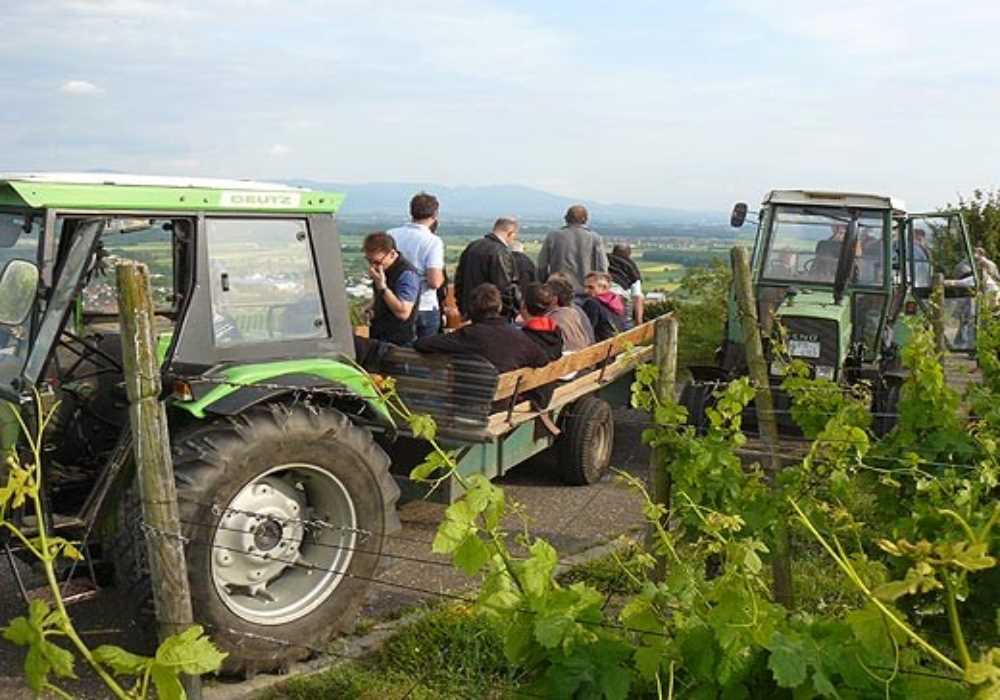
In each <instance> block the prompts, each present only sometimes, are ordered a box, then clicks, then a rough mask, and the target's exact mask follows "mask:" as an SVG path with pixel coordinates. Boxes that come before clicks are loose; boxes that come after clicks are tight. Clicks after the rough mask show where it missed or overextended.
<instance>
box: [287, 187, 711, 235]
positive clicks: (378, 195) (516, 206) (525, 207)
mask: <svg viewBox="0 0 1000 700" xmlns="http://www.w3.org/2000/svg"><path fill="white" fill-rule="evenodd" d="M286 182H287V183H288V184H291V185H298V186H300V187H309V188H312V189H319V190H332V191H334V192H343V193H344V194H346V195H347V199H346V201H345V202H344V208H343V209H342V210H341V216H342V217H343V218H352V219H354V218H372V219H374V218H384V217H391V218H399V217H403V218H405V217H406V216H407V215H408V212H407V207H408V205H409V201H410V197H412V196H413V194H414V193H415V192H419V191H420V190H426V191H428V192H431V193H433V194H435V195H436V196H437V197H438V199H439V200H441V208H442V214H443V216H445V217H448V218H450V219H453V220H456V219H474V220H483V219H493V218H495V217H497V216H501V215H503V214H513V215H515V216H517V217H518V218H520V219H521V220H522V221H544V222H554V221H559V220H560V219H561V218H562V215H563V214H564V213H565V211H566V208H567V207H568V206H570V205H571V204H580V203H582V204H584V205H585V206H586V207H587V209H589V210H590V215H591V218H592V219H593V220H594V221H595V222H604V223H608V222H615V223H623V224H627V223H635V224H718V223H722V222H728V215H726V214H725V213H723V212H705V211H690V210H685V209H667V208H662V207H644V206H636V205H632V204H609V203H605V202H595V201H593V200H587V199H573V198H570V197H563V196H561V195H557V194H552V193H550V192H544V191H542V190H537V189H534V188H531V187H524V186H521V185H487V186H481V187H467V186H463V187H446V186H444V185H436V184H433V183H425V184H421V183H412V182H372V183H366V184H361V185H348V184H344V183H340V182H319V181H316V180H287V181H286Z"/></svg>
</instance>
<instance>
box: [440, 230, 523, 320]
mask: <svg viewBox="0 0 1000 700" xmlns="http://www.w3.org/2000/svg"><path fill="white" fill-rule="evenodd" d="M517 230H518V222H517V219H515V218H514V217H500V218H499V219H497V220H496V222H495V223H494V224H493V230H492V231H490V232H489V233H487V234H486V235H485V236H483V237H482V238H480V239H478V240H475V241H473V242H472V243H470V244H469V245H468V246H466V248H465V250H463V251H462V256H461V257H460V258H459V259H458V267H457V268H456V269H455V298H456V299H457V301H458V310H459V311H460V312H461V313H462V316H463V317H464V318H470V316H471V309H472V293H473V291H474V290H475V289H477V288H478V287H479V285H481V284H484V283H486V282H489V283H490V284H492V285H494V286H495V287H496V288H497V289H499V290H500V295H501V296H502V297H503V315H504V317H505V318H508V319H513V318H514V317H515V316H517V313H518V311H519V310H520V308H521V289H520V287H518V277H517V267H516V266H515V264H514V255H513V253H512V252H511V249H510V244H511V242H512V241H513V240H514V239H515V238H516V236H517Z"/></svg>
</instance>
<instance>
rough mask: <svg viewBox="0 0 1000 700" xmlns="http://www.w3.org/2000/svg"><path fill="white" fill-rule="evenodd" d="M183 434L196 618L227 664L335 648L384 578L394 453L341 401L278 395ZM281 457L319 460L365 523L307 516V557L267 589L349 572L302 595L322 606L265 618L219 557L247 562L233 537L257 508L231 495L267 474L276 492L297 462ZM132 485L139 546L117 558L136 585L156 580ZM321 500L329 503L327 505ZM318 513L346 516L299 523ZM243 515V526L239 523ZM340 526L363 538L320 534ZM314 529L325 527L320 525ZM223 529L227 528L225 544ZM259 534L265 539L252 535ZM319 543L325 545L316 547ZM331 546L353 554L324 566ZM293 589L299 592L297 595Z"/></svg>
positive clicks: (181, 463)
mask: <svg viewBox="0 0 1000 700" xmlns="http://www.w3.org/2000/svg"><path fill="white" fill-rule="evenodd" d="M173 443H174V444H173V458H174V471H175V473H176V479H177V496H178V506H179V510H180V517H181V523H182V534H183V535H184V536H185V537H186V538H188V543H187V545H186V547H185V551H186V556H187V567H188V578H189V579H190V585H191V602H192V605H193V607H194V619H195V621H196V622H198V623H200V624H202V625H204V626H205V628H206V631H207V632H209V633H210V634H211V635H212V639H213V640H214V641H215V643H216V644H218V646H219V647H220V648H221V649H222V650H223V651H226V652H228V653H229V656H228V657H227V659H226V661H225V664H224V666H223V669H222V670H223V672H224V673H227V674H243V675H246V676H252V675H254V674H256V673H258V672H268V671H281V670H284V669H285V668H287V666H288V664H290V663H292V662H294V661H297V660H300V659H303V658H306V657H308V656H309V655H310V654H311V653H312V652H313V651H314V650H317V649H322V648H324V647H325V645H326V644H327V642H329V640H330V639H331V638H332V637H334V636H336V635H337V634H339V633H342V632H345V631H348V630H350V629H351V628H352V627H353V625H354V624H355V623H356V621H357V610H358V608H359V606H360V605H361V603H362V602H363V596H364V592H365V591H366V589H367V587H368V584H369V583H370V582H372V581H373V580H374V578H375V574H376V569H377V567H378V565H379V560H380V556H381V551H382V546H383V541H384V537H385V535H386V534H389V533H392V532H394V531H396V530H398V529H399V515H398V513H397V512H396V501H397V500H398V498H399V488H398V486H397V485H396V482H395V481H394V480H393V478H392V476H391V475H390V474H389V458H388V456H387V455H386V454H385V452H384V451H383V450H382V449H381V448H380V447H379V446H378V445H376V444H375V442H374V441H373V440H372V437H371V434H370V433H369V432H368V431H367V430H365V429H363V428H360V427H358V426H356V425H354V424H353V423H352V422H351V421H350V419H349V418H348V417H347V416H346V415H344V414H342V413H340V412H338V411H334V410H329V409H315V408H310V407H306V406H296V407H293V408H288V407H286V406H282V405H272V406H267V407H255V408H253V409H250V410H249V411H247V412H246V413H244V414H242V415H240V416H238V417H236V418H229V419H219V420H213V421H211V422H209V423H207V424H201V425H198V426H195V427H194V428H193V429H192V430H189V431H188V432H186V433H182V434H180V435H178V436H177V438H176V439H174V440H173ZM282 466H288V467H291V468H292V469H293V470H294V469H298V470H304V469H306V468H308V470H309V473H315V475H316V478H317V480H319V481H322V482H323V483H329V484H336V485H338V486H339V487H340V488H341V489H342V490H343V494H344V496H345V498H347V499H349V506H350V507H346V508H344V507H341V508H340V510H347V511H350V509H351V507H353V515H352V519H353V522H354V523H355V524H354V525H353V526H351V527H350V528H331V529H322V528H320V529H318V530H313V529H310V528H309V526H305V525H302V526H301V527H303V528H304V529H303V530H302V531H301V532H300V533H299V536H300V539H301V541H300V543H299V544H300V547H299V549H301V550H302V556H303V558H302V559H300V560H298V563H297V564H295V565H289V566H287V567H286V568H285V569H283V570H282V571H281V572H280V573H279V574H278V575H277V576H276V577H275V578H273V579H271V580H270V581H269V582H268V583H267V589H268V593H270V590H272V586H273V585H274V584H275V582H279V585H280V582H281V581H282V579H283V577H287V576H299V578H302V573H303V572H304V573H306V574H309V575H310V576H312V575H315V577H316V578H321V577H326V578H330V576H329V574H336V575H334V576H333V578H334V579H338V580H337V581H335V582H331V583H329V584H328V585H327V586H326V587H325V588H322V590H321V592H320V593H316V594H313V593H307V594H303V596H302V597H303V598H306V597H308V596H313V597H314V599H315V607H312V608H309V609H303V610H301V611H300V614H294V613H293V614H291V616H290V617H287V619H285V618H274V619H269V620H263V621H262V620H260V619H254V615H255V614H256V613H255V612H254V611H253V610H251V611H250V612H249V613H242V612H241V610H239V609H237V608H240V607H241V604H240V603H237V602H235V601H238V600H239V599H240V598H241V596H242V599H243V600H244V601H249V602H250V606H248V607H247V609H249V608H250V607H252V606H260V607H262V608H266V607H267V605H268V603H256V602H254V601H256V600H257V599H256V598H255V597H254V596H252V595H243V594H242V593H240V592H239V591H238V590H237V592H236V593H233V592H232V591H231V590H230V589H229V588H228V587H227V586H225V585H223V586H221V587H220V585H219V582H218V581H217V579H216V575H217V574H218V573H219V572H221V573H222V575H223V576H225V574H226V570H224V569H223V568H221V567H223V566H226V565H227V564H223V563H220V559H219V557H223V558H226V557H229V558H236V559H237V560H239V561H240V562H245V561H247V560H248V559H249V557H248V552H247V551H244V550H241V549H237V548H235V547H234V546H233V544H234V541H235V540H234V539H233V538H234V537H236V538H239V537H244V535H245V533H244V531H243V530H242V529H239V528H240V527H242V526H241V525H239V523H241V522H245V521H247V520H248V519H249V517H250V513H249V512H247V511H248V510H252V509H245V510H240V509H229V506H230V505H231V504H232V503H233V501H234V499H237V497H238V496H240V497H243V498H245V497H246V496H245V494H247V493H248V489H250V485H251V484H252V483H253V488H252V489H250V490H251V491H254V490H256V489H258V488H259V487H260V485H261V484H271V486H270V488H271V489H272V491H275V489H274V488H273V484H274V482H275V481H277V482H279V483H280V482H281V479H282V478H283V477H282V475H283V474H287V473H289V470H276V467H282ZM297 473H298V472H297ZM265 480H267V481H265ZM306 480H307V481H308V477H306ZM254 482H256V483H254ZM296 486H297V487H300V490H302V491H303V493H308V489H301V486H302V484H301V482H299V483H297V484H296ZM129 491H134V489H129ZM292 491H293V492H294V489H292ZM124 496H125V497H123V498H122V500H121V504H120V507H119V509H118V512H119V517H118V521H119V523H120V524H121V525H122V526H124V527H123V528H122V535H121V536H122V538H123V539H125V540H127V541H131V542H133V543H135V545H138V546H137V547H136V546H134V547H133V548H132V551H131V553H127V552H125V551H124V547H122V548H120V550H121V551H119V548H116V552H117V557H116V558H117V560H118V561H117V562H116V568H121V569H126V570H123V571H121V572H120V573H118V574H117V576H116V577H117V579H118V580H119V581H121V582H122V583H123V584H125V585H126V586H130V587H131V588H132V589H133V590H135V589H136V588H142V589H143V590H149V578H148V570H147V567H146V566H145V548H144V543H143V539H142V536H141V529H140V528H138V527H137V526H133V525H132V523H135V522H136V521H137V518H136V513H135V510H134V509H132V508H131V507H130V502H131V503H136V499H135V497H134V495H133V496H131V497H128V496H127V494H125V495H124ZM285 500H288V499H285ZM345 503H346V501H345ZM312 505H315V504H312ZM326 507H327V508H328V507H329V503H328V504H327V506H326ZM316 508H317V511H318V510H321V508H320V507H319V506H316ZM263 512H264V511H263V510H262V511H261V513H263ZM244 514H246V517H244ZM324 515H325V516H326V517H323V516H324ZM227 518H232V519H234V520H230V519H227ZM261 519H262V520H263V523H262V525H263V526H267V525H268V524H270V523H271V522H278V523H279V524H281V525H283V526H287V527H292V528H294V527H296V526H297V525H296V521H292V520H290V519H287V520H284V521H282V520H281V519H280V518H278V519H276V520H273V521H272V520H269V519H266V518H261ZM311 519H322V520H335V517H333V516H331V515H330V514H324V513H321V512H312V513H310V514H309V516H308V517H307V515H306V514H305V513H303V515H302V517H301V519H300V521H297V522H299V523H301V521H305V520H311ZM234 521H235V523H237V525H236V526H233V523H234ZM257 529H258V530H264V529H266V527H259V528H257ZM338 529H339V530H341V531H346V532H347V533H348V534H350V535H353V536H354V537H353V540H352V541H350V542H346V541H345V540H344V539H343V537H344V536H345V535H344V532H341V533H340V534H336V533H335V534H333V535H330V536H332V537H334V538H335V539H334V540H330V542H332V544H330V543H326V544H323V543H322V542H321V538H323V537H328V534H327V533H330V532H332V531H334V530H338ZM313 532H318V533H319V534H310V533H313ZM227 533H234V535H233V536H229V535H228V534H227ZM278 533H282V534H279V540H278V542H279V543H280V544H279V545H278V547H283V546H284V545H285V544H286V543H287V541H288V540H287V539H286V534H283V531H282V530H281V529H280V528H279V530H278ZM220 537H222V538H224V539H223V540H222V543H221V544H220V540H219V538H220ZM250 540H251V541H253V542H257V540H256V539H253V538H252V536H251V537H250ZM272 542H273V541H272ZM308 542H313V544H311V545H310V544H308ZM271 546H272V547H274V546H275V545H274V544H271ZM309 546H311V547H312V548H313V550H312V552H313V553H317V554H313V553H310V552H308V551H307V547H309ZM274 553H275V554H277V555H279V556H277V557H275V559H278V560H280V559H281V558H282V557H281V556H280V554H281V553H280V552H278V551H277V550H274ZM327 553H332V554H331V556H336V557H342V558H341V559H337V560H336V562H337V563H333V564H327V565H325V566H324V565H317V563H318V562H317V560H318V559H321V558H322V557H323V556H327V555H328V554H327ZM262 562H263V563H262V564H261V567H262V568H267V567H269V566H274V564H273V563H269V562H268V561H266V560H262ZM284 580H286V581H287V580H289V579H284ZM321 595H322V597H321ZM289 599H292V600H293V599H294V596H292V597H291V598H289ZM261 615H266V613H261Z"/></svg>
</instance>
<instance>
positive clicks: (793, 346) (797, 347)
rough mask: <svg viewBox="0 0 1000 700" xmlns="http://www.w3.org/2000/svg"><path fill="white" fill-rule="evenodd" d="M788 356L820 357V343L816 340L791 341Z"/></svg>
mask: <svg viewBox="0 0 1000 700" xmlns="http://www.w3.org/2000/svg"><path fill="white" fill-rule="evenodd" d="M788 354H789V355H791V356H792V357H812V358H814V359H815V358H818V357H819V342H818V341H815V340H789V341H788Z"/></svg>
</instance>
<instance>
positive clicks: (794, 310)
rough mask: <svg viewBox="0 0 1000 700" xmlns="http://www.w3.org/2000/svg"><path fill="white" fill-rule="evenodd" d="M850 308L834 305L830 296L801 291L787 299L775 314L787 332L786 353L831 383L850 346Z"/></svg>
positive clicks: (831, 293)
mask: <svg viewBox="0 0 1000 700" xmlns="http://www.w3.org/2000/svg"><path fill="white" fill-rule="evenodd" d="M850 309H851V305H850V303H849V302H848V301H847V300H846V299H845V300H844V301H843V302H842V303H840V304H835V303H834V301H833V292H832V291H827V290H815V289H812V290H810V289H804V290H802V291H800V292H799V293H798V294H795V295H788V296H786V297H785V299H784V301H782V303H781V306H779V307H778V309H777V310H776V312H775V318H776V320H777V321H778V322H779V323H781V325H782V326H783V327H784V328H785V330H786V332H787V337H788V339H787V350H788V354H789V355H790V356H791V357H792V359H799V360H804V361H806V362H808V363H809V364H811V365H814V366H816V367H829V368H831V369H830V370H826V371H824V373H825V374H830V375H831V376H829V377H828V378H830V379H833V378H836V376H837V375H838V374H839V369H840V368H841V367H842V366H843V363H844V359H845V358H846V356H847V351H848V348H849V345H850V328H851V324H850V313H851V311H850Z"/></svg>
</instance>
